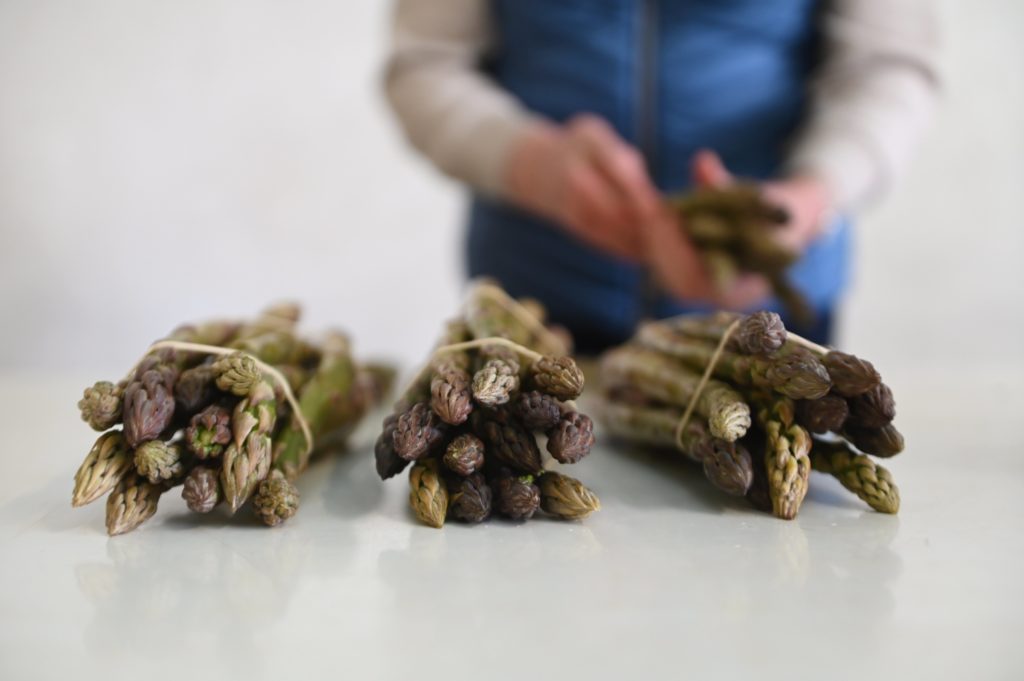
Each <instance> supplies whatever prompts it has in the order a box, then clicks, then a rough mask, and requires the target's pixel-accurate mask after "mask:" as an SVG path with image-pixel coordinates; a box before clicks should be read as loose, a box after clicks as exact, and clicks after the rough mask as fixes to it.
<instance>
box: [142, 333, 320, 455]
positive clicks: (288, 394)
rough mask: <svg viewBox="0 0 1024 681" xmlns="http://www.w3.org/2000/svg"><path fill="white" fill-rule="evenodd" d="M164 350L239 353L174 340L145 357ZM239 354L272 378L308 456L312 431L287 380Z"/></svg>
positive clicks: (152, 347)
mask: <svg viewBox="0 0 1024 681" xmlns="http://www.w3.org/2000/svg"><path fill="white" fill-rule="evenodd" d="M164 348H167V349H170V350H181V351H182V352H201V353H204V354H207V355H233V354H235V353H237V352H239V351H238V350H232V349H230V348H222V347H218V346H216V345H203V344H202V343H187V342H185V341H176V340H162V341H157V342H156V343H153V344H152V345H150V346H149V350H147V351H146V355H148V354H149V353H151V352H153V351H154V350H162V349H164ZM241 354H244V355H246V356H247V357H249V359H251V360H252V361H253V362H254V363H255V364H256V366H257V367H259V369H260V371H261V372H263V374H265V375H267V376H270V378H272V379H273V380H274V382H275V383H277V386H278V387H279V388H280V389H281V392H282V393H283V394H284V399H285V401H286V402H288V404H289V405H290V406H291V408H292V416H293V417H294V418H295V420H296V421H298V423H299V429H300V430H302V437H303V438H305V440H306V451H304V452H303V456H305V455H306V454H309V453H310V452H311V451H313V431H312V430H310V428H309V423H308V422H307V421H306V418H305V417H304V416H303V415H302V409H300V408H299V401H298V400H297V399H295V393H293V392H292V388H291V386H290V385H288V380H287V379H286V378H285V377H284V375H283V374H282V373H281V372H280V371H278V370H277V369H275V368H274V367H272V366H270V365H269V364H266V363H265V362H263V361H261V360H260V359H259V358H257V357H254V356H253V355H250V354H249V353H241ZM143 359H145V355H144V356H143ZM143 359H140V360H139V361H138V362H136V363H135V366H133V367H132V370H131V371H130V372H129V374H128V375H129V376H131V375H132V374H134V373H135V370H136V369H137V368H138V366H139V365H140V364H142V361H143Z"/></svg>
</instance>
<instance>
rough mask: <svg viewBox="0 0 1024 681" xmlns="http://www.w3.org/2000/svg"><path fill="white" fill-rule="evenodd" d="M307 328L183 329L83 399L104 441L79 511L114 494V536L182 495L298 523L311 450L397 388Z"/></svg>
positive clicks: (286, 319)
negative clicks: (168, 496) (304, 333)
mask: <svg viewBox="0 0 1024 681" xmlns="http://www.w3.org/2000/svg"><path fill="white" fill-rule="evenodd" d="M299 316H300V309H299V308H298V306H296V305H293V304H281V305H276V306H273V307H270V308H268V309H267V310H265V311H264V312H263V313H261V314H260V315H259V316H258V317H256V318H255V319H252V320H249V321H241V322H239V321H212V322H207V323H201V324H196V325H185V326H181V327H179V328H178V329H176V330H175V331H174V332H172V333H171V335H170V336H169V337H168V338H167V339H165V340H164V341H160V342H158V343H156V344H154V346H153V347H152V348H151V349H150V351H149V352H148V353H147V354H146V356H145V357H144V358H143V359H142V361H141V362H140V363H139V364H138V365H137V366H135V367H134V368H133V369H132V370H131V371H129V373H128V375H127V376H126V377H125V378H124V379H123V380H121V381H120V382H118V383H111V382H108V381H100V382H98V383H96V384H95V385H93V386H91V387H89V388H86V390H85V394H84V395H83V397H82V400H81V401H80V402H79V403H78V406H79V409H80V410H81V414H82V419H83V420H84V421H85V422H86V423H88V424H89V425H90V426H91V427H92V428H93V429H94V430H97V431H100V432H101V433H102V434H101V435H100V436H99V439H98V440H97V441H96V444H95V445H93V448H92V450H91V451H90V452H89V454H88V456H86V458H85V461H84V462H83V463H82V466H81V467H80V468H79V469H78V472H77V473H76V474H75V487H74V492H73V493H72V498H71V503H72V505H73V506H83V505H85V504H88V503H90V502H92V501H95V500H96V499H98V498H100V497H101V496H103V495H104V494H108V496H107V517H106V525H107V532H108V533H109V534H111V535H117V534H122V533H125V532H129V531H131V530H133V529H135V528H136V527H138V526H139V525H141V524H142V523H143V522H145V521H146V520H148V519H149V518H150V517H151V516H152V515H153V514H154V513H155V512H156V509H157V502H158V500H159V499H160V496H161V495H162V494H164V493H165V492H167V491H168V490H170V489H171V488H173V487H176V486H178V485H182V497H184V499H185V501H186V503H187V505H188V508H189V509H191V510H192V511H195V512H197V513H209V512H210V511H212V510H213V509H214V507H216V506H217V505H218V504H220V503H222V502H223V503H224V505H225V506H226V507H227V508H228V509H229V511H230V512H231V513H234V512H235V511H237V510H238V509H239V508H241V507H242V506H243V505H244V504H245V503H246V502H247V501H250V500H251V501H252V508H253V510H254V511H255V512H256V515H257V516H258V517H259V518H260V519H261V520H262V521H263V522H264V523H266V524H267V525H269V526H275V525H278V524H280V523H281V522H283V521H284V520H287V519H288V518H290V517H291V516H292V515H294V514H295V512H296V510H297V509H298V504H299V494H298V491H297V489H296V487H295V484H294V481H295V478H296V477H298V475H299V474H300V473H301V472H302V471H303V469H305V467H306V464H307V463H308V462H309V458H310V455H311V451H312V448H313V446H314V445H319V444H323V443H324V442H326V441H327V440H328V439H342V438H344V437H345V436H347V434H348V433H349V432H351V430H352V429H353V428H354V427H355V425H356V424H357V423H358V422H359V420H360V419H361V418H362V416H363V414H364V413H365V412H366V411H367V409H368V408H369V407H371V406H372V405H373V404H374V403H376V402H379V401H380V400H381V399H382V397H383V393H384V392H386V391H387V390H388V387H389V383H390V380H391V378H392V374H391V371H390V369H388V368H386V367H373V366H359V365H357V364H356V363H355V362H354V361H353V359H352V356H351V354H350V349H349V341H348V339H347V337H346V336H345V335H344V334H342V333H340V332H337V331H331V332H328V333H326V334H325V335H324V337H323V339H322V340H321V341H320V342H317V343H315V342H312V341H309V340H306V339H304V338H302V337H300V336H299V335H297V333H296V326H297V324H298V321H299Z"/></svg>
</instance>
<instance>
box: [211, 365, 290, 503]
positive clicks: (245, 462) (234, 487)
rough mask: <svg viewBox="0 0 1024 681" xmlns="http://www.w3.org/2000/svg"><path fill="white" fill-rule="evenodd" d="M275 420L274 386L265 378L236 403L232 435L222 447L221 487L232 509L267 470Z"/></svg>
mask: <svg viewBox="0 0 1024 681" xmlns="http://www.w3.org/2000/svg"><path fill="white" fill-rule="evenodd" d="M276 420H277V400H276V399H275V397H274V389H273V388H271V387H270V384H269V383H267V382H266V381H261V382H260V383H258V384H257V385H256V386H254V387H253V389H252V392H250V393H249V395H248V396H247V397H246V398H245V399H243V400H242V401H241V402H239V403H238V405H237V406H236V407H235V411H234V414H233V415H232V419H231V428H232V433H233V439H232V441H231V443H230V444H229V445H228V446H227V449H225V450H224V463H223V468H222V469H221V474H220V483H221V488H222V490H223V492H224V497H225V500H226V501H227V502H228V506H229V507H230V509H231V512H232V513H234V512H235V511H237V510H238V509H239V508H241V506H242V504H244V503H245V502H246V501H247V500H248V499H249V497H250V496H251V495H252V493H253V491H254V490H255V489H256V485H258V484H259V483H260V481H261V480H263V478H265V477H267V474H268V473H269V472H270V464H271V458H272V455H271V447H272V445H271V433H273V430H274V424H275V422H276Z"/></svg>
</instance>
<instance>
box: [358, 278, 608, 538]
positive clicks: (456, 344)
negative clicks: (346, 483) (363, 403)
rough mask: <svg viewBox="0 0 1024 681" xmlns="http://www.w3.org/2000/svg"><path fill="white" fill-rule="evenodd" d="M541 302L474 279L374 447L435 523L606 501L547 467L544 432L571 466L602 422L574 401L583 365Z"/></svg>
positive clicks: (559, 510) (384, 473)
mask: <svg viewBox="0 0 1024 681" xmlns="http://www.w3.org/2000/svg"><path fill="white" fill-rule="evenodd" d="M543 314H544V312H543V307H542V306H540V305H539V304H538V303H536V302H533V301H523V302H516V301H514V300H512V299H511V298H509V297H508V296H507V295H506V294H505V293H504V292H503V291H502V290H501V289H500V288H498V287H496V286H495V285H493V284H489V283H481V284H478V285H476V286H475V287H474V288H473V290H472V291H471V293H470V295H469V299H468V302H467V305H466V308H465V313H464V315H463V316H462V317H460V318H458V319H455V320H453V321H451V322H449V323H448V325H447V329H446V331H445V333H444V335H443V337H442V338H441V341H440V343H439V346H438V348H437V350H436V351H435V352H434V354H433V355H432V357H431V359H430V361H429V362H428V363H427V365H426V366H425V367H424V369H423V370H422V371H421V372H420V374H419V375H418V376H417V377H416V378H415V379H414V381H413V382H412V384H411V385H410V386H409V388H408V389H407V390H406V391H405V394H404V395H402V397H401V398H400V399H399V401H398V403H397V404H396V405H395V410H394V413H393V414H391V415H390V416H388V417H387V418H386V419H385V420H384V425H383V430H382V432H381V434H380V437H379V438H378V439H377V443H376V446H375V449H374V455H375V457H376V464H377V473H378V474H379V475H380V477H381V479H382V480H386V479H388V478H390V477H393V476H395V475H397V474H399V473H400V472H402V471H403V470H404V469H405V468H406V466H408V465H409V464H412V468H411V469H410V471H409V485H410V487H411V488H412V489H411V492H410V494H409V504H410V506H411V507H412V510H413V512H414V513H415V515H416V517H417V518H418V519H419V520H420V521H421V522H423V523H424V524H426V525H429V526H431V527H441V526H443V525H444V522H445V519H446V518H454V519H456V520H460V521H463V522H466V523H478V522H481V521H483V520H485V519H487V518H488V517H489V516H490V515H491V513H492V510H493V511H496V512H497V513H499V514H500V515H502V516H505V517H507V518H511V519H513V520H526V519H529V518H531V517H532V516H533V515H534V514H535V513H536V512H537V510H538V509H539V510H542V511H545V512H546V513H548V514H550V515H552V516H555V517H557V518H563V519H570V520H575V519H581V518H585V517H586V516H588V515H590V514H591V513H592V512H593V511H595V510H597V509H598V508H600V502H599V501H598V499H597V496H595V495H594V493H593V492H591V491H590V490H588V489H587V488H586V487H584V486H583V484H582V483H580V482H579V481H578V480H576V479H574V478H571V477H569V476H567V475H564V474H562V473H558V472H556V471H552V470H546V468H545V465H544V461H543V459H542V454H541V448H540V446H539V445H538V442H537V434H544V435H546V440H547V441H546V449H547V451H548V453H549V454H550V455H551V457H552V458H553V459H554V460H555V461H558V462H559V463H563V464H572V463H576V462H578V461H580V460H581V459H582V458H583V457H585V456H586V455H587V454H589V453H590V448H591V446H592V445H593V443H594V432H593V422H592V421H591V420H590V418H589V417H588V416H586V415H584V414H581V413H580V412H578V411H577V410H576V406H575V404H574V403H573V402H572V400H575V399H576V398H577V397H579V395H580V393H581V392H582V391H583V383H584V379H583V373H582V372H581V371H580V369H579V367H577V366H576V362H575V361H573V359H572V358H571V357H569V356H568V345H567V344H566V340H565V337H564V335H562V334H559V333H552V332H551V330H550V329H546V328H545V327H544V325H543Z"/></svg>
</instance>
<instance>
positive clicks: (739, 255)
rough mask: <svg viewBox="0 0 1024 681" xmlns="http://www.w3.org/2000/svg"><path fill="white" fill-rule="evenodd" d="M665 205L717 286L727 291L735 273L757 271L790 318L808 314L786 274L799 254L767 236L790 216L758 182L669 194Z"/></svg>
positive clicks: (807, 317)
mask: <svg viewBox="0 0 1024 681" xmlns="http://www.w3.org/2000/svg"><path fill="white" fill-rule="evenodd" d="M669 204H670V205H671V206H672V208H673V210H674V211H675V212H676V214H677V215H678V217H679V223H680V225H681V227H682V229H683V231H684V233H685V234H686V235H687V237H688V238H689V239H690V241H691V242H692V243H693V245H694V246H695V247H696V248H697V250H698V252H699V253H700V255H701V257H702V260H703V261H704V264H705V266H706V267H707V268H708V271H709V273H710V274H711V277H712V279H713V281H714V283H715V286H716V288H718V289H719V290H722V291H725V290H728V289H729V288H731V287H732V284H733V282H734V281H735V279H736V277H737V276H738V275H739V274H740V273H744V272H752V273H756V274H761V275H763V276H764V277H765V278H766V279H768V281H769V283H770V284H771V286H772V290H773V292H774V294H775V296H776V297H777V298H778V299H779V301H780V302H781V303H782V304H783V305H784V306H785V307H786V309H787V311H788V312H789V313H790V315H791V316H792V317H793V318H794V319H799V320H801V321H804V322H809V321H810V320H811V319H813V316H814V313H813V312H812V310H811V308H810V307H809V306H808V305H807V302H806V301H805V300H804V298H803V296H802V295H801V294H800V292H799V291H797V290H796V289H795V288H794V287H793V286H792V285H791V284H790V283H789V281H788V280H787V278H786V270H787V269H788V268H789V267H790V266H791V265H793V264H794V263H795V262H796V261H797V259H798V257H799V254H798V253H795V252H793V251H791V250H789V249H788V248H786V247H785V246H783V245H782V244H781V243H780V242H779V241H778V240H777V239H775V238H774V237H773V235H772V230H773V229H776V228H778V227H781V226H782V225H785V224H786V223H787V222H788V221H789V214H788V213H787V212H786V210H785V209H783V208H781V207H779V206H776V205H773V204H771V203H769V202H767V201H766V200H765V199H764V197H763V196H762V195H761V192H760V191H759V190H758V189H757V187H755V186H752V185H745V184H736V185H732V186H730V187H726V188H714V189H711V188H701V189H697V190H694V191H692V192H690V193H688V194H684V195H682V196H677V197H673V198H671V199H669Z"/></svg>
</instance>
